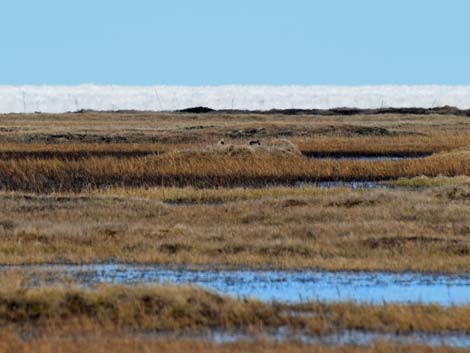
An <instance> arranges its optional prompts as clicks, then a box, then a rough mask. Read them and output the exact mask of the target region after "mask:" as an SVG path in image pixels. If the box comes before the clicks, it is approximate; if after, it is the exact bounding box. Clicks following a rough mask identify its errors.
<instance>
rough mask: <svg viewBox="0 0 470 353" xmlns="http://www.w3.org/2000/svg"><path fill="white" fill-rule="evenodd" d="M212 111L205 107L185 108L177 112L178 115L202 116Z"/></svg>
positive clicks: (212, 110)
mask: <svg viewBox="0 0 470 353" xmlns="http://www.w3.org/2000/svg"><path fill="white" fill-rule="evenodd" d="M214 111H215V110H214V109H211V108H207V107H193V108H186V109H182V110H178V112H179V113H192V114H204V113H210V112H214Z"/></svg>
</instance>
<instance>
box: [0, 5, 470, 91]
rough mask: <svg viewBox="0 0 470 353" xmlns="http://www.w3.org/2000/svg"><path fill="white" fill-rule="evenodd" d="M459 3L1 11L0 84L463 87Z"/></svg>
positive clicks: (467, 52) (469, 51)
mask: <svg viewBox="0 0 470 353" xmlns="http://www.w3.org/2000/svg"><path fill="white" fill-rule="evenodd" d="M469 13H470V1H468V0H448V1H444V0H440V1H437V0H393V1H392V0H283V1H280V0H269V1H268V0H236V1H235V0H225V1H224V0H166V1H160V0H132V1H131V0H127V1H124V0H112V1H111V0H69V1H64V0H41V1H39V0H14V1H13V0H11V1H2V3H1V4H0V43H1V44H0V49H1V53H0V54H1V55H0V84H3V85H5V84H8V85H10V84H11V85H19V84H51V85H57V84H64V85H75V84H81V83H97V84H122V85H152V84H169V85H221V84H276V85H279V84H307V85H310V84H312V85H316V84H328V85H369V84H370V85H375V84H449V85H452V84H470V70H469V69H468V67H469V63H470V46H469V45H468V36H469V34H470V21H469V20H468V15H469Z"/></svg>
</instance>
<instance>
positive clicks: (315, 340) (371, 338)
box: [139, 328, 470, 348]
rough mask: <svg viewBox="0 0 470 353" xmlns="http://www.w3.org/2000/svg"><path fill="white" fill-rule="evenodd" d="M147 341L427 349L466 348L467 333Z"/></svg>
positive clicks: (237, 335) (236, 335) (230, 335)
mask: <svg viewBox="0 0 470 353" xmlns="http://www.w3.org/2000/svg"><path fill="white" fill-rule="evenodd" d="M139 336H141V337H145V338H147V339H162V338H173V339H178V340H181V339H186V340H192V341H208V342H213V343H216V344H224V343H237V342H256V341H259V340H263V341H269V342H296V343H303V344H312V345H324V346H362V347H368V346H371V345H372V344H374V343H375V342H386V343H394V344H403V345H426V346H430V347H454V348H470V334H466V333H440V334H430V333H412V334H394V333H382V332H371V331H356V330H353V331H339V332H335V333H329V334H325V335H312V334H308V333H301V332H292V331H291V330H289V329H286V328H279V329H277V330H272V331H266V332H262V333H259V334H250V333H244V332H224V331H219V330H214V331H212V332H209V333H194V334H191V333H183V334H173V333H161V332H160V333H156V332H149V333H147V334H141V335H139Z"/></svg>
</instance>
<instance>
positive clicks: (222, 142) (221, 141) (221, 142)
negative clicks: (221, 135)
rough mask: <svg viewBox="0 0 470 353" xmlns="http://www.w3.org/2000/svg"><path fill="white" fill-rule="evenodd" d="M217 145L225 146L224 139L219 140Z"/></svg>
mask: <svg viewBox="0 0 470 353" xmlns="http://www.w3.org/2000/svg"><path fill="white" fill-rule="evenodd" d="M217 144H218V145H225V141H224V139H220V141H219V142H218V143H217Z"/></svg>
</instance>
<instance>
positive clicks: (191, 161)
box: [0, 150, 470, 192]
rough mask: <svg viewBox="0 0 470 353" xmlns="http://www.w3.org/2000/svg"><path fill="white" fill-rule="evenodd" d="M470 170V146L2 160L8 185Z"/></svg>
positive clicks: (33, 187) (376, 176)
mask: <svg viewBox="0 0 470 353" xmlns="http://www.w3.org/2000/svg"><path fill="white" fill-rule="evenodd" d="M463 175H470V152H469V151H467V150H458V151H455V152H449V153H442V154H437V155H433V156H431V157H427V158H422V159H416V160H402V161H374V162H368V161H352V160H318V161H314V160H309V159H307V158H303V157H296V156H288V157H286V156H284V155H277V154H270V153H251V152H243V153H240V154H235V155H231V154H226V153H223V152H222V153H218V152H191V151H190V152H173V153H167V154H164V155H162V156H156V157H142V158H127V159H120V158H111V157H106V158H86V159H80V160H73V161H64V160H59V159H22V160H9V161H5V160H4V161H0V181H1V185H2V188H3V189H4V190H21V191H33V192H52V191H80V190H83V189H85V188H103V187H110V186H130V187H137V186H159V185H160V186H178V187H182V186H195V187H200V188H202V187H235V186H266V185H269V184H271V185H272V184H295V183H299V182H316V181H351V180H361V181H378V180H389V179H398V178H407V177H408V178H409V177H416V176H427V177H436V176H446V177H454V176H463Z"/></svg>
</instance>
